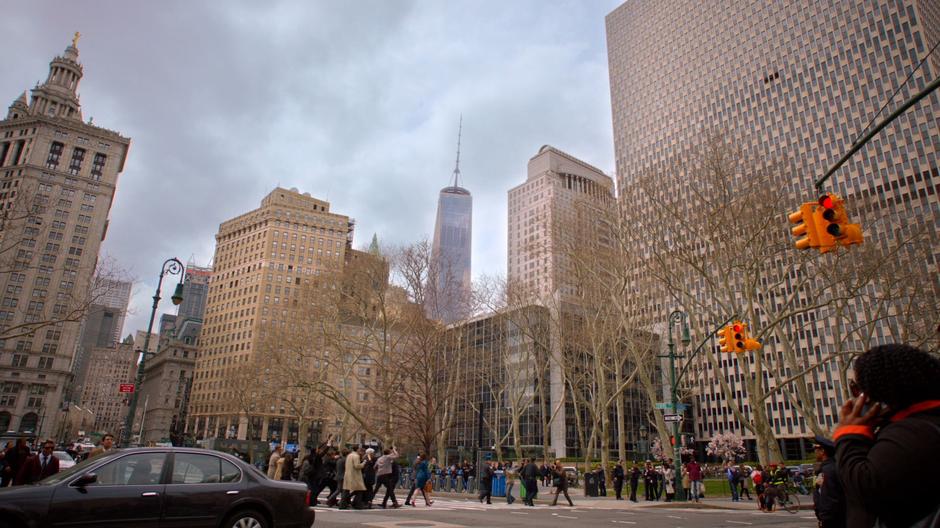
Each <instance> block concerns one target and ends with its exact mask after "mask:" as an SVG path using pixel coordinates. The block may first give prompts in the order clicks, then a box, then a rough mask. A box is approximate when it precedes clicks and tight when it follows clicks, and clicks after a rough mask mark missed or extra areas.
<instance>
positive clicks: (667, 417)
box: [663, 414, 682, 422]
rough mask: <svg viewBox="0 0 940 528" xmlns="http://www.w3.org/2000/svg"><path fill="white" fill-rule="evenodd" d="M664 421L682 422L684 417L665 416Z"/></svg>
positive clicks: (678, 415)
mask: <svg viewBox="0 0 940 528" xmlns="http://www.w3.org/2000/svg"><path fill="white" fill-rule="evenodd" d="M663 420H665V421H667V422H681V421H682V415H681V414H664V415H663Z"/></svg>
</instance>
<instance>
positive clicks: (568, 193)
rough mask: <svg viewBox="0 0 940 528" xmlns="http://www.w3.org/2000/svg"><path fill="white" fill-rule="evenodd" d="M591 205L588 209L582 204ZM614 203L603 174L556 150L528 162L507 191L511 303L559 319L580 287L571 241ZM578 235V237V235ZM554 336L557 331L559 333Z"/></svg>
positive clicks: (565, 439)
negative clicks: (595, 210) (594, 213)
mask: <svg viewBox="0 0 940 528" xmlns="http://www.w3.org/2000/svg"><path fill="white" fill-rule="evenodd" d="M584 203H587V204H590V206H591V207H585V206H584V205H583V204H584ZM613 203H614V182H613V180H612V179H611V178H610V176H607V175H605V174H604V173H603V172H602V171H601V170H600V169H598V168H597V167H594V166H592V165H590V164H588V163H585V162H584V161H581V160H579V159H577V158H575V157H574V156H571V155H570V154H567V153H565V152H562V151H560V150H558V149H556V148H554V147H552V146H549V145H545V146H543V147H542V148H540V149H539V152H538V154H536V155H535V156H533V157H532V158H531V159H530V160H529V164H528V175H527V178H526V181H525V183H522V184H521V185H518V186H516V187H514V188H512V189H510V190H509V235H508V255H509V263H508V269H509V273H508V285H509V290H510V292H511V295H512V296H513V297H514V299H513V302H514V303H518V305H522V304H529V303H532V304H539V305H542V306H547V307H548V308H549V309H550V310H551V311H552V313H553V314H554V315H553V316H552V317H550V318H549V319H550V320H551V321H553V323H552V324H554V322H557V321H559V320H561V319H560V318H559V317H558V312H557V310H566V311H567V310H568V309H569V308H568V307H569V306H570V305H571V304H572V303H576V302H577V301H576V299H575V298H574V294H575V288H576V286H575V285H574V284H573V283H572V279H571V275H570V265H571V264H570V262H569V259H568V258H567V257H566V256H565V253H566V252H567V251H571V245H570V243H569V242H570V241H569V239H568V238H566V237H568V236H571V235H574V233H576V231H577V229H574V226H575V225H576V224H577V223H578V222H582V221H583V220H584V219H585V218H584V215H585V214H588V215H589V214H590V209H591V208H592V207H607V206H612V205H613ZM575 236H577V235H575ZM553 332H557V329H556V330H554V331H553ZM551 343H552V350H551V353H552V354H553V356H554V357H555V360H554V361H552V362H551V370H550V372H549V375H550V384H551V388H550V391H549V392H550V394H549V396H550V399H551V408H553V409H554V408H556V407H557V406H558V404H559V402H561V401H562V400H563V399H564V398H565V384H564V377H563V375H562V372H561V369H560V367H559V365H560V364H561V354H562V351H561V350H560V340H559V339H552V340H551ZM569 414H570V413H569V409H567V408H566V407H565V406H562V407H561V408H560V409H559V411H558V413H557V414H556V415H555V417H554V419H553V421H552V423H551V443H552V447H553V448H554V450H555V456H557V457H564V456H566V455H567V448H568V446H569V444H571V441H570V440H571V436H572V435H571V434H569V433H568V430H567V424H568V422H569V421H571V420H572V417H570V416H569Z"/></svg>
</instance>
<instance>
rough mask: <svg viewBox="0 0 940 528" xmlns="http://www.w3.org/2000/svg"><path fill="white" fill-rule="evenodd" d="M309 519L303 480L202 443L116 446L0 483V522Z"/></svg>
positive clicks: (298, 522)
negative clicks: (271, 473) (42, 475)
mask: <svg viewBox="0 0 940 528" xmlns="http://www.w3.org/2000/svg"><path fill="white" fill-rule="evenodd" d="M313 517H314V511H313V509H312V508H310V496H309V494H308V492H307V487H306V486H305V485H303V484H300V483H297V482H281V481H275V480H269V479H268V478H267V477H266V476H265V475H264V474H262V473H261V472H260V471H258V470H257V469H255V468H254V467H252V466H250V465H248V464H245V463H244V462H242V461H241V460H238V459H237V458H235V457H233V456H229V455H226V454H224V453H219V452H217V451H209V450H205V449H186V448H176V447H169V448H139V449H120V450H116V451H113V452H110V453H107V454H105V455H102V456H99V457H96V458H94V459H92V460H86V461H85V462H82V463H81V464H78V465H76V466H73V467H71V468H69V469H66V470H63V471H61V472H60V473H58V474H56V475H53V476H51V477H49V478H47V479H45V480H42V481H40V482H39V483H38V484H36V485H33V486H16V487H12V488H3V489H0V528H8V527H9V528H13V527H20V526H28V527H34V526H35V527H45V526H82V527H91V526H95V527H98V526H121V527H129V526H134V527H160V528H171V527H183V526H185V527H193V528H195V527H212V528H217V527H222V528H282V527H283V528H294V527H297V528H300V527H303V528H309V527H310V526H311V525H312V524H313Z"/></svg>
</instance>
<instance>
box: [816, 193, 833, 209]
mask: <svg viewBox="0 0 940 528" xmlns="http://www.w3.org/2000/svg"><path fill="white" fill-rule="evenodd" d="M819 205H821V206H823V207H825V208H826V209H832V208H833V207H834V206H835V204H834V203H833V201H832V197H831V196H829V195H828V194H827V195H825V196H822V197H820V198H819Z"/></svg>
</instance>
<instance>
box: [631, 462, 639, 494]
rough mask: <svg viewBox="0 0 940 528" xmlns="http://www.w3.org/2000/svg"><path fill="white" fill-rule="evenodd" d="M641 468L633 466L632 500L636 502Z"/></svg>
mask: <svg viewBox="0 0 940 528" xmlns="http://www.w3.org/2000/svg"><path fill="white" fill-rule="evenodd" d="M640 473H641V472H640V466H638V465H636V464H633V471H631V472H630V500H631V501H633V502H636V489H637V488H639V487H640Z"/></svg>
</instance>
